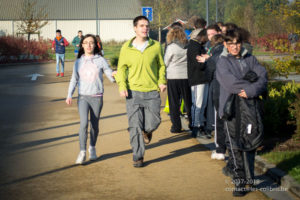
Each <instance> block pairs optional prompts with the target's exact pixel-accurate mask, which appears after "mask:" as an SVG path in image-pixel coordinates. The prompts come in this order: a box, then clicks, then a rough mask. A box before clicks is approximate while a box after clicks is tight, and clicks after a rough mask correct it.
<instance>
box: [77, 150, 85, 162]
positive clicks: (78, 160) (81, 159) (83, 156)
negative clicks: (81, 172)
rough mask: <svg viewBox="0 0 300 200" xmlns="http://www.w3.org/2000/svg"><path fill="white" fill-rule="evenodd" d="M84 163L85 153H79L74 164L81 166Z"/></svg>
mask: <svg viewBox="0 0 300 200" xmlns="http://www.w3.org/2000/svg"><path fill="white" fill-rule="evenodd" d="M84 161H85V151H80V152H79V154H78V157H77V160H76V162H75V163H76V164H80V165H81V164H82V163H83V162H84Z"/></svg>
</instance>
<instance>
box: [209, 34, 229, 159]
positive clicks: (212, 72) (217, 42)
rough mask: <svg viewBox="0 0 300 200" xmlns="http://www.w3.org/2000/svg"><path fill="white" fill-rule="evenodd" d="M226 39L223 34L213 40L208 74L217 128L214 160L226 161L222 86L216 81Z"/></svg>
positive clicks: (210, 97)
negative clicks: (221, 116)
mask: <svg viewBox="0 0 300 200" xmlns="http://www.w3.org/2000/svg"><path fill="white" fill-rule="evenodd" d="M223 42H224V37H223V35H221V34H217V35H215V36H213V37H212V39H211V46H212V48H211V50H210V54H211V57H209V59H208V60H207V73H208V76H209V77H211V80H212V81H211V82H210V91H211V92H210V93H209V95H208V99H209V101H211V102H212V104H213V107H214V110H215V111H214V112H216V114H215V115H214V124H215V126H214V128H215V136H214V137H215V145H216V150H214V151H213V152H212V154H211V158H212V159H216V160H224V159H225V153H226V143H225V138H226V137H225V132H224V121H223V120H222V119H221V118H220V117H219V116H218V112H217V110H218V108H219V95H220V85H219V83H218V81H217V79H216V65H217V62H218V59H219V57H220V55H221V53H222V52H223V48H224V45H223Z"/></svg>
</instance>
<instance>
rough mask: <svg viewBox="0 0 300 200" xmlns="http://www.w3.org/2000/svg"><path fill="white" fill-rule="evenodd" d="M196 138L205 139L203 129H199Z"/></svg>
mask: <svg viewBox="0 0 300 200" xmlns="http://www.w3.org/2000/svg"><path fill="white" fill-rule="evenodd" d="M197 137H198V138H201V139H207V137H206V133H205V131H204V130H203V129H201V128H200V130H199V132H198V135H197Z"/></svg>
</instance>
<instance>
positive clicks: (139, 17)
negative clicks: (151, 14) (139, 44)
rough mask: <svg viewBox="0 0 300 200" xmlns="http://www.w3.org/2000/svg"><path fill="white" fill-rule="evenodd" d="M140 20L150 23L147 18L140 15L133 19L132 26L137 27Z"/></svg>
mask: <svg viewBox="0 0 300 200" xmlns="http://www.w3.org/2000/svg"><path fill="white" fill-rule="evenodd" d="M140 20H146V21H148V23H150V21H149V19H148V18H147V17H145V16H143V15H140V16H137V17H136V18H134V20H133V26H137V24H138V21H140Z"/></svg>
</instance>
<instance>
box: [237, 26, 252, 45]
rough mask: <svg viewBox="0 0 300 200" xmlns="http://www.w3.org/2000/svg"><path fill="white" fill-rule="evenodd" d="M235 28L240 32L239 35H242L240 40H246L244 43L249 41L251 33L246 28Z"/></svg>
mask: <svg viewBox="0 0 300 200" xmlns="http://www.w3.org/2000/svg"><path fill="white" fill-rule="evenodd" d="M237 30H238V31H239V32H240V34H241V37H242V41H243V42H246V43H250V38H251V34H250V32H249V31H248V30H246V29H244V28H241V27H239V28H237Z"/></svg>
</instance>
